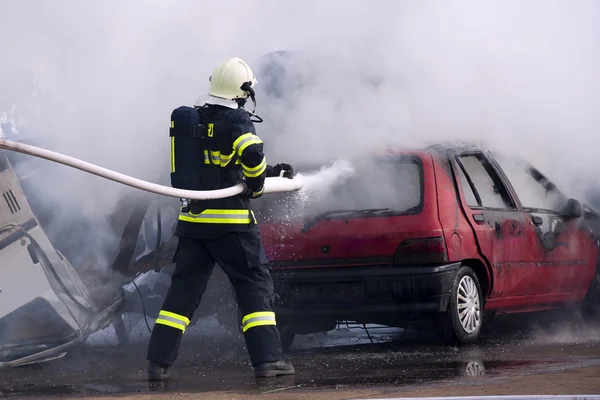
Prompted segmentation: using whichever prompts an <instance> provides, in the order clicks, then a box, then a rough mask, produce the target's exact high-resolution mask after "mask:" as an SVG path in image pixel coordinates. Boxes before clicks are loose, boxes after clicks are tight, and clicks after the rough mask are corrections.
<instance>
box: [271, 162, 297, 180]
mask: <svg viewBox="0 0 600 400" xmlns="http://www.w3.org/2000/svg"><path fill="white" fill-rule="evenodd" d="M281 171H284V172H283V177H284V178H289V179H292V178H293V177H294V175H296V174H295V173H294V168H292V166H291V165H290V164H284V163H281V164H277V165H275V166H273V174H274V175H275V176H279V175H280V174H281Z"/></svg>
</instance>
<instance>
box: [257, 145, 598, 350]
mask: <svg viewBox="0 0 600 400" xmlns="http://www.w3.org/2000/svg"><path fill="white" fill-rule="evenodd" d="M517 161H518V160H516V159H515V160H513V159H509V158H501V157H499V156H497V155H496V154H492V153H491V152H489V151H487V150H485V149H480V148H473V147H444V146H434V147H429V148H425V149H421V150H406V151H395V152H386V153H381V154H372V155H365V156H364V157H361V158H358V159H355V160H352V164H351V165H352V167H353V169H354V173H353V174H348V175H347V176H346V177H345V178H343V179H341V178H340V179H338V180H337V181H336V184H335V185H331V186H329V187H327V189H326V191H325V192H324V193H320V195H318V196H316V197H315V198H313V199H310V198H309V199H308V200H307V199H306V198H305V196H306V195H303V194H302V192H300V193H293V194H289V193H286V194H280V195H279V194H278V195H275V194H271V195H268V196H263V198H262V199H260V201H258V202H257V203H256V204H257V209H256V211H257V214H258V215H260V219H261V227H262V228H261V229H262V234H263V240H264V243H265V247H266V250H267V256H268V257H269V260H270V266H271V269H272V276H273V279H274V281H275V288H276V312H277V318H278V325H279V327H280V331H281V334H282V338H283V342H284V346H286V347H287V346H289V345H290V344H291V342H292V341H293V339H294V335H295V334H307V333H311V332H317V331H327V330H331V329H334V328H335V326H336V324H337V323H338V322H340V321H355V322H357V323H365V324H366V323H373V324H382V325H388V326H397V327H406V326H409V325H410V326H412V325H413V324H414V323H421V322H425V321H427V322H428V323H429V322H430V321H433V322H434V323H435V326H437V327H439V328H440V329H441V332H443V333H444V337H445V338H448V339H450V340H451V341H452V342H454V343H458V344H472V343H475V342H477V340H478V338H479V335H480V332H481V329H482V325H483V323H484V321H485V320H486V318H485V317H487V316H491V315H494V314H496V313H517V312H531V311H541V310H549V309H553V308H558V307H563V306H565V305H567V304H586V305H587V304H589V305H590V306H591V307H595V306H597V305H598V304H599V297H598V293H599V290H598V288H599V285H600V274H599V269H598V256H599V251H598V248H599V241H598V234H599V233H600V232H599V228H600V215H599V214H598V213H597V212H596V211H594V210H593V209H591V208H590V207H588V206H586V205H585V204H583V203H582V202H580V201H578V200H575V199H573V198H569V197H567V196H565V195H564V194H563V193H562V192H561V191H560V190H559V189H558V188H557V187H556V186H555V185H554V184H552V183H551V182H550V181H549V180H548V179H547V178H546V177H545V176H544V175H542V173H540V172H539V171H538V170H537V169H535V168H534V167H532V166H531V165H529V164H527V163H524V162H520V161H519V162H517Z"/></svg>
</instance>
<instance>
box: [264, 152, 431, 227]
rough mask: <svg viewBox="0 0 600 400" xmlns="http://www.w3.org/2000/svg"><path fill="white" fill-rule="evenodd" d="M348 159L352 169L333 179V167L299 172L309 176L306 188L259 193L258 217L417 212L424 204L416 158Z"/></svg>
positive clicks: (419, 170)
mask: <svg viewBox="0 0 600 400" xmlns="http://www.w3.org/2000/svg"><path fill="white" fill-rule="evenodd" d="M351 161H352V162H348V165H350V166H351V171H350V172H348V173H344V174H338V175H337V176H335V179H331V177H332V176H333V175H335V171H334V170H335V168H336V167H335V166H333V167H332V166H329V168H327V167H325V168H323V169H322V170H321V169H318V170H313V171H306V170H302V171H300V172H302V174H303V175H305V176H306V175H308V176H309V177H308V178H307V180H306V181H305V188H303V190H301V191H300V192H295V193H282V194H267V195H264V196H262V197H261V198H260V199H257V200H256V201H254V205H255V206H254V208H255V211H256V213H257V214H258V215H257V216H260V218H261V219H262V220H263V221H265V222H269V221H274V220H282V219H286V220H294V219H303V218H305V217H308V216H311V215H317V214H319V213H323V212H326V211H331V210H342V209H343V210H364V209H373V208H389V209H390V210H392V211H395V212H397V213H399V214H402V213H407V212H410V213H413V212H417V211H415V209H418V208H420V206H421V205H422V204H423V182H422V180H423V178H422V175H423V171H422V165H421V162H420V160H419V159H418V158H414V157H400V156H392V157H390V156H382V157H368V158H364V159H358V160H351ZM311 175H312V176H311ZM330 175H331V176H330Z"/></svg>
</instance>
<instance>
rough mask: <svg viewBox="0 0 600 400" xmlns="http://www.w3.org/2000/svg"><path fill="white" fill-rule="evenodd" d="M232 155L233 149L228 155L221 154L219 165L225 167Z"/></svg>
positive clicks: (233, 154)
mask: <svg viewBox="0 0 600 400" xmlns="http://www.w3.org/2000/svg"><path fill="white" fill-rule="evenodd" d="M233 156H235V151H234V152H233V153H231V154H229V155H223V154H221V167H226V166H227V164H229V162H230V161H231V160H232V159H233Z"/></svg>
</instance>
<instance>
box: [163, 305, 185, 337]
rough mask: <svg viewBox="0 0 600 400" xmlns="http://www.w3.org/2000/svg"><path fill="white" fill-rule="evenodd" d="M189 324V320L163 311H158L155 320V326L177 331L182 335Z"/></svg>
mask: <svg viewBox="0 0 600 400" xmlns="http://www.w3.org/2000/svg"><path fill="white" fill-rule="evenodd" d="M189 323H190V320H189V319H188V318H187V317H185V316H183V315H179V314H175V313H172V312H169V311H164V310H160V312H159V313H158V318H156V324H158V325H166V326H168V327H171V328H175V329H179V330H180V331H181V332H182V333H183V332H185V329H186V328H187V326H188V325H189Z"/></svg>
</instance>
